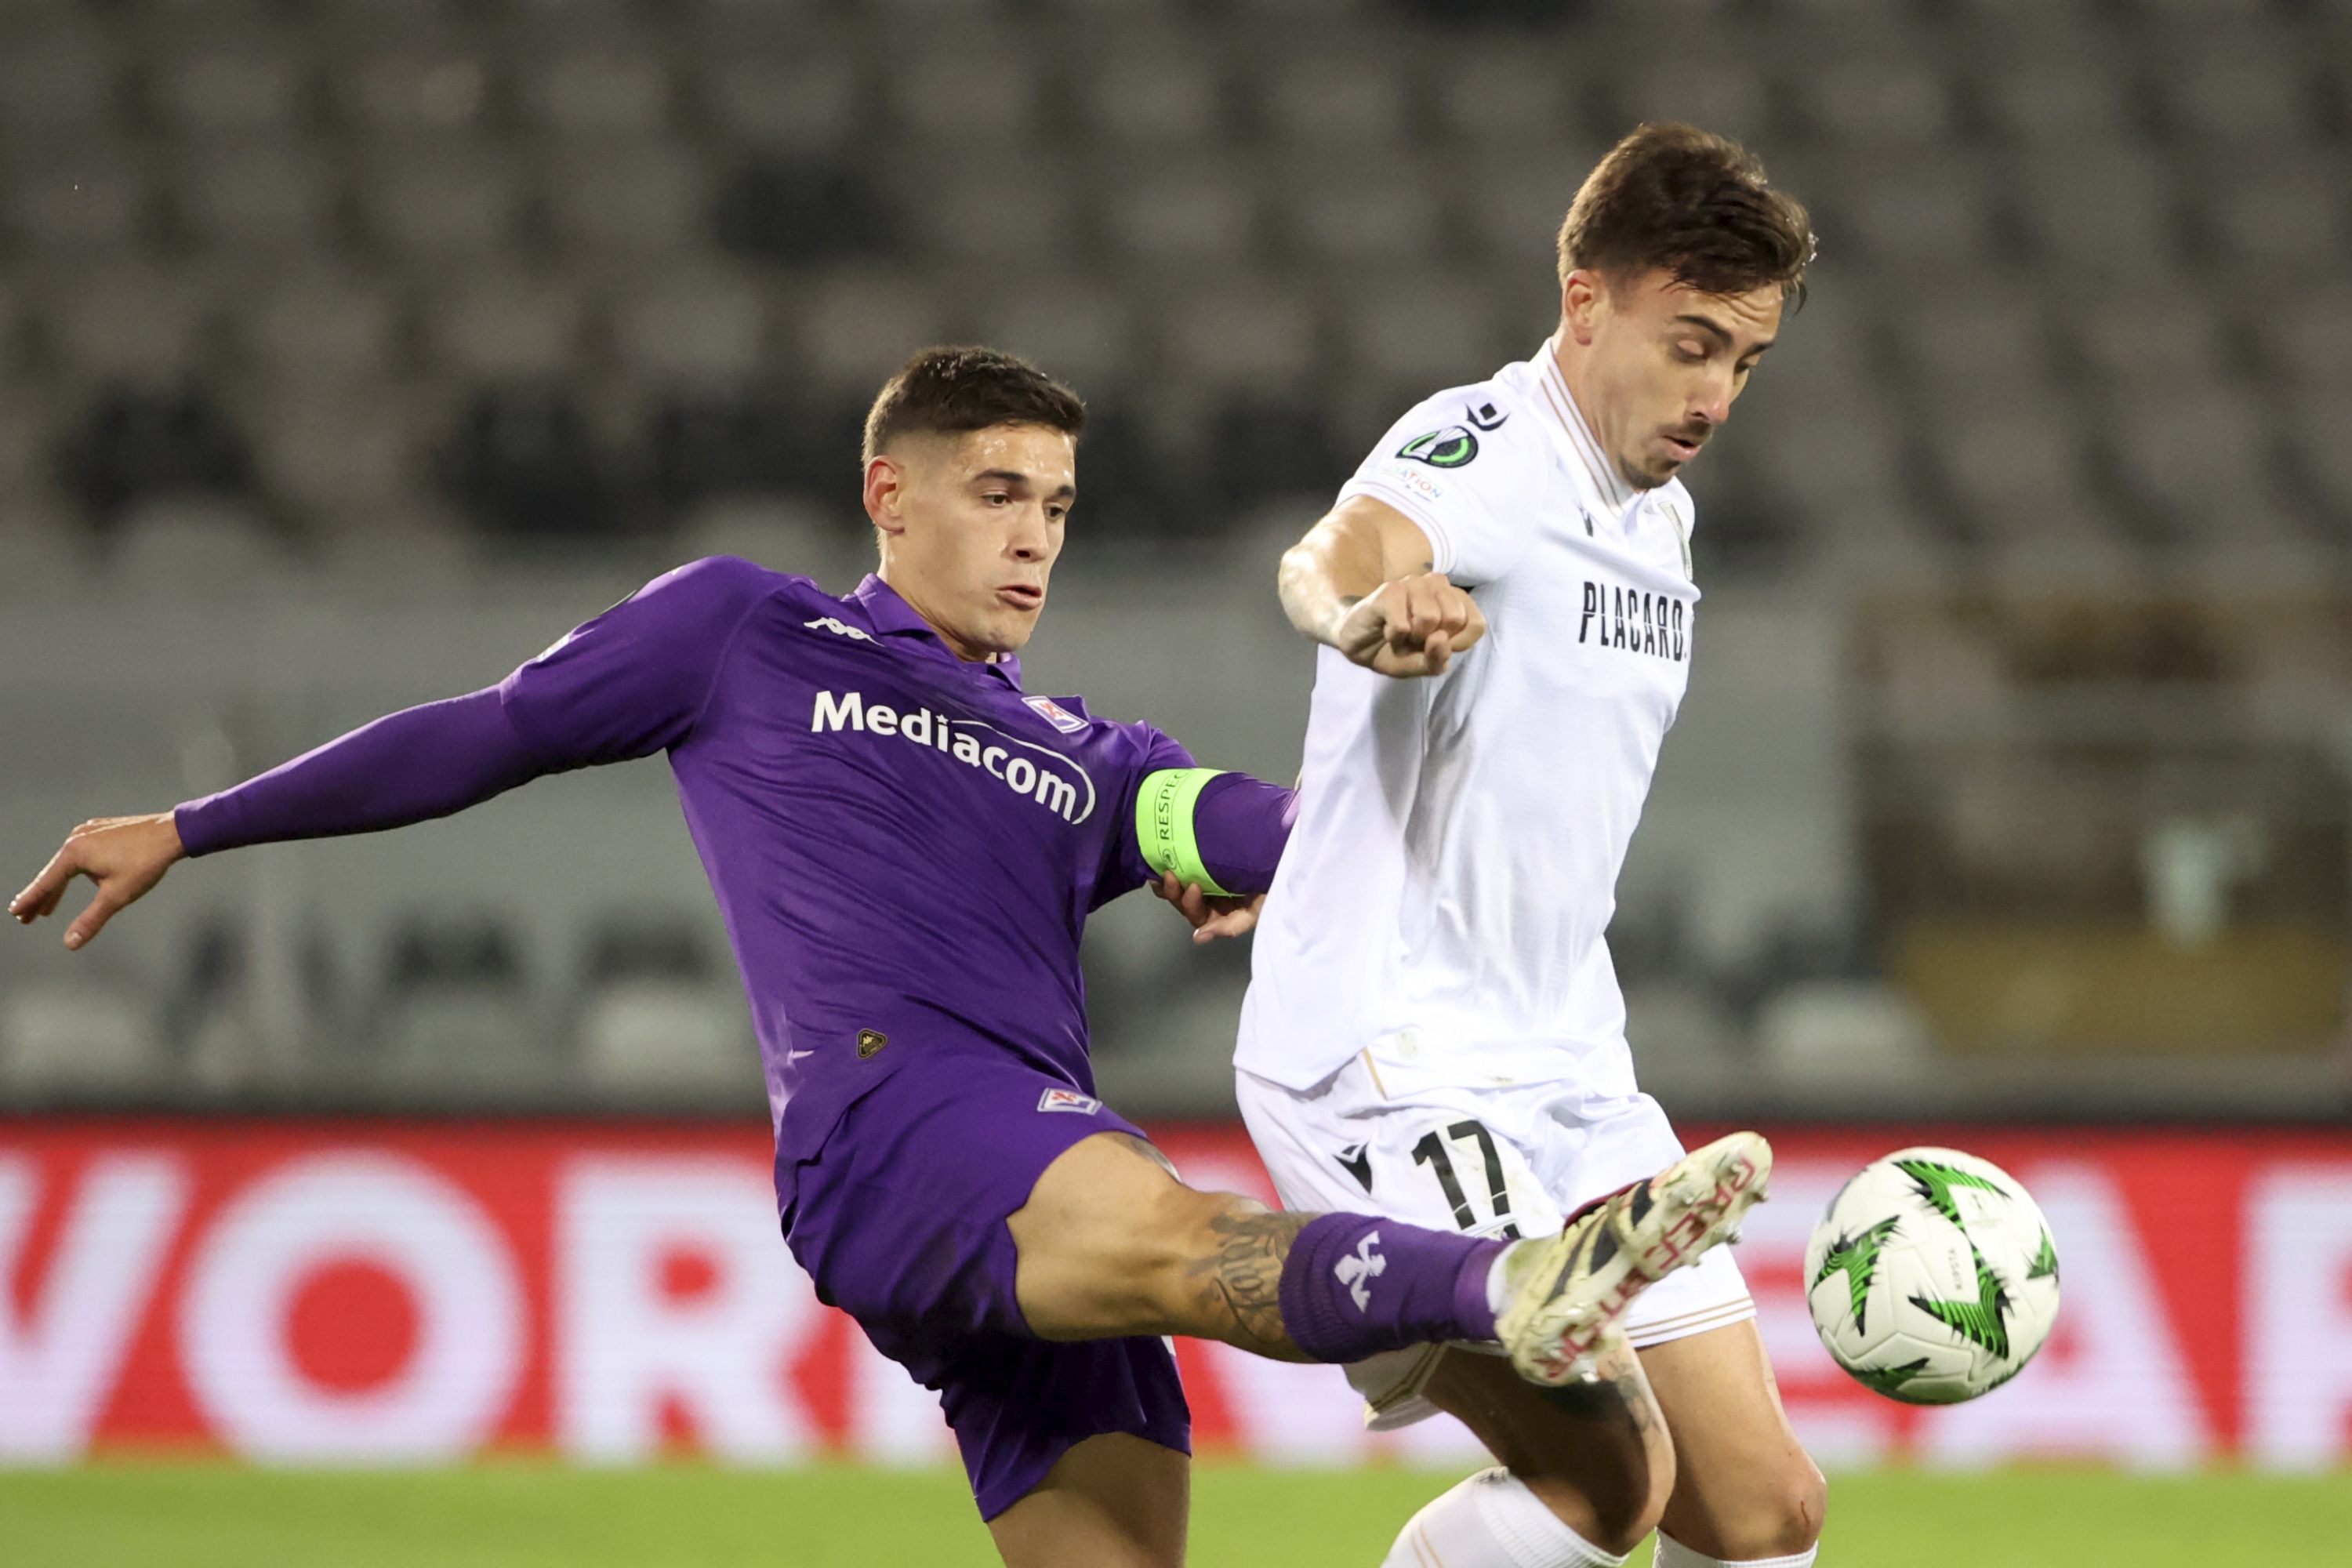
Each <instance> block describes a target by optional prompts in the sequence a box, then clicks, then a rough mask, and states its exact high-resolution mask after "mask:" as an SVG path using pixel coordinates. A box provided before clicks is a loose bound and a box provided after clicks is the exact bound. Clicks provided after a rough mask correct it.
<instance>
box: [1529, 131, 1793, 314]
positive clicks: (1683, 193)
mask: <svg viewBox="0 0 2352 1568" xmlns="http://www.w3.org/2000/svg"><path fill="white" fill-rule="evenodd" d="M1812 258H1813V229H1812V222H1811V219H1810V218H1808V217H1807V216H1805V209H1804V206H1803V205H1802V204H1801V203H1800V202H1799V201H1798V200H1797V199H1796V198H1795V197H1794V196H1791V195H1789V194H1788V193H1787V192H1785V191H1780V190H1776V189H1774V188H1773V186H1772V184H1771V183H1770V182H1769V180H1767V179H1766V178H1765V177H1764V164H1763V162H1762V160H1760V159H1759V158H1758V157H1757V156H1756V154H1754V153H1750V152H1749V151H1748V149H1747V148H1745V147H1742V146H1741V145H1740V144H1739V143H1738V142H1733V141H1731V140H1729V139H1728V138H1726V137H1722V136H1716V135H1712V134H1710V133H1709V132H1705V131H1701V130H1700V129H1699V128H1698V127H1696V125H1684V124H1681V123H1678V122H1676V121H1660V122H1658V123H1656V124H1653V125H1643V126H1640V127H1637V128H1636V129H1635V130H1634V131H1633V134H1631V135H1629V136H1627V137H1626V138H1625V139H1624V140H1623V141H1622V142H1618V143H1617V145H1616V146H1614V147H1612V148H1611V149H1610V150H1609V155H1608V156H1607V157H1605V158H1603V159H1601V163H1600V164H1599V165H1598V166H1597V167H1595V168H1594V169H1593V171H1592V173H1591V174H1589V175H1587V176H1586V177H1585V181H1584V184H1583V187H1582V188H1581V189H1580V190H1579V191H1578V192H1577V193H1576V200H1575V202H1574V203H1572V204H1571V205H1570V207H1569V209H1568V221H1567V222H1565V223H1563V224H1561V225H1560V226H1559V279H1560V283H1561V285H1562V286H1563V287H1565V286H1566V285H1567V282H1568V275H1569V274H1570V272H1573V271H1576V270H1578V269H1580V268H1582V269H1588V270H1591V271H1594V272H1598V273H1601V275H1602V276H1604V277H1606V278H1609V279H1611V280H1612V281H1615V280H1618V279H1624V278H1628V277H1632V276H1635V275H1638V274H1641V273H1644V272H1647V271H1649V270H1650V269H1651V268H1659V267H1663V268H1665V269H1666V270H1667V271H1668V272H1670V273H1672V274H1673V276H1674V279H1675V281H1676V282H1677V283H1683V284H1686V285H1688V286H1689V287H1691V288H1693V289H1698V290H1700V291H1701V292H1702V293H1707V294H1745V293H1747V292H1748V291H1749V290H1751V289H1762V288H1765V287H1767V286H1769V285H1770V284H1774V283H1777V284H1779V285H1780V292H1781V294H1782V296H1783V297H1784V298H1786V299H1788V300H1790V303H1791V304H1795V305H1801V304H1802V303H1803V302H1804V298H1805V268H1806V266H1807V265H1808V264H1809V263H1810V262H1811V260H1812Z"/></svg>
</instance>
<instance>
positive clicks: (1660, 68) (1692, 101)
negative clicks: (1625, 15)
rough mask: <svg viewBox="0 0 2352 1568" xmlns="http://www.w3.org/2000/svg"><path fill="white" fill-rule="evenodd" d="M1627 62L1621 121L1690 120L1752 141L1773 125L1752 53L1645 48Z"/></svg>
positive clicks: (1619, 87) (1620, 82) (1621, 83)
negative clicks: (1639, 56) (1641, 53)
mask: <svg viewBox="0 0 2352 1568" xmlns="http://www.w3.org/2000/svg"><path fill="white" fill-rule="evenodd" d="M1627 65H1628V68H1627V69H1626V70H1625V72H1624V73H1623V74H1622V77H1619V78H1618V79H1616V81H1615V82H1614V86H1615V88H1616V91H1617V94H1618V112H1617V114H1616V115H1615V116H1614V117H1613V118H1614V120H1615V121H1619V122H1622V123H1623V124H1635V123H1639V122H1641V121H1652V120H1685V121H1690V122H1691V123H1693V124H1695V125H1704V126H1706V127H1707V128H1708V129H1709V130H1711V131H1717V132H1722V133H1723V134H1724V135H1726V136H1734V137H1738V138H1740V139H1741V140H1743V141H1747V142H1757V141H1758V140H1759V138H1761V137H1762V135H1763V133H1764V132H1767V131H1769V129H1770V128H1771V120H1770V101H1769V93H1768V91H1767V88H1766V83H1765V78H1764V72H1763V69H1762V68H1761V66H1760V64H1759V61H1758V59H1757V58H1755V57H1754V56H1753V55H1751V54H1748V53H1745V52H1741V51H1738V50H1735V49H1726V50H1723V51H1720V52H1717V51H1708V50H1703V49H1692V50H1688V51H1685V50H1683V49H1675V50H1673V51H1671V52H1663V51H1645V52H1644V58H1642V59H1640V60H1639V61H1628V62H1627ZM1612 75H1615V73H1612ZM1563 210H1565V209H1563Z"/></svg>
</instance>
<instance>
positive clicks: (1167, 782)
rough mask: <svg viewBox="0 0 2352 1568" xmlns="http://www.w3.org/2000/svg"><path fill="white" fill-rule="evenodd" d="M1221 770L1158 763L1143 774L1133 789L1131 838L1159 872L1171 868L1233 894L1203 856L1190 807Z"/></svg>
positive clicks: (1185, 878)
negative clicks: (1157, 767)
mask: <svg viewBox="0 0 2352 1568" xmlns="http://www.w3.org/2000/svg"><path fill="white" fill-rule="evenodd" d="M1222 772H1223V769H1221V768H1162V769H1160V771H1159V772H1158V773H1147V774H1145V775H1144V780H1143V787H1142V788H1141V789H1139V790H1138V791H1137V792H1136V795H1135V841H1136V843H1137V844H1138V845H1139V846H1140V847H1141V848H1142V850H1143V863H1144V864H1145V865H1147V866H1149V867H1150V868H1152V870H1154V871H1156V872H1158V873H1159V874H1160V875H1161V876H1163V877H1164V876H1166V875H1167V874H1168V873H1169V872H1171V871H1173V872H1175V873H1176V879H1177V880H1178V881H1180V882H1189V883H1191V884H1192V885H1193V886H1195V887H1198V888H1199V889H1201V891H1202V892H1204V893H1207V894H1209V895H1210V896H1211V897H1213V898H1220V899H1223V898H1231V897H1233V895H1232V894H1231V893H1229V892H1227V891H1226V890H1225V889H1223V888H1221V887H1219V886H1218V885H1217V879H1215V878H1214V877H1212V876H1210V875H1209V868H1208V867H1207V866H1206V865H1205V864H1204V863H1202V859H1201V841H1200V839H1199V837H1196V836H1195V834H1194V832H1193V826H1192V808H1193V807H1194V806H1195V805H1198V804H1199V803H1200V799H1201V791H1202V788H1203V787H1204V786H1205V785H1206V784H1208V782H1209V781H1210V780H1211V779H1213V778H1215V777H1216V776H1217V774H1218V773H1222Z"/></svg>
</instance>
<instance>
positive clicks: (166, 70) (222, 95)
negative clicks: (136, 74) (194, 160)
mask: <svg viewBox="0 0 2352 1568" xmlns="http://www.w3.org/2000/svg"><path fill="white" fill-rule="evenodd" d="M303 78H304V71H303V68H302V66H301V64H300V62H299V61H298V60H296V59H295V58H293V57H292V56H291V55H290V54H289V53H288V52H287V51H286V50H284V49H283V48H281V47H274V46H273V45H272V43H271V42H270V41H269V40H268V39H267V38H251V39H246V40H242V41H228V40H222V41H218V42H215V43H213V44H210V45H207V46H201V47H197V48H195V49H193V50H191V51H190V52H189V53H187V54H184V55H182V56H181V57H179V58H175V59H171V60H167V61H164V62H163V63H162V64H161V65H160V66H159V67H158V68H156V70H155V73H154V97H155V100H156V108H157V109H158V110H160V111H161V113H162V115H163V120H164V121H166V123H168V124H170V125H171V126H172V127H173V129H174V130H175V131H177V132H180V133H181V134H183V135H194V136H201V137H214V136H221V135H230V136H237V137H249V136H261V135H273V134H274V135H283V134H285V133H287V132H289V130H290V129H291V128H292V127H293V126H294V123H295V121H296V120H297V118H298V117H299V114H300V112H301V110H302V89H303V87H304V85H305V83H304V79H303Z"/></svg>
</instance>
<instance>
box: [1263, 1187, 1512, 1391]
mask: <svg viewBox="0 0 2352 1568" xmlns="http://www.w3.org/2000/svg"><path fill="white" fill-rule="evenodd" d="M1507 1245H1508V1243H1506V1242H1500V1241H1481V1240H1478V1239H1477V1238H1475V1237H1467V1236H1455V1235H1453V1234H1451V1233H1450V1232H1447V1231H1442V1230H1423V1228H1422V1227H1421V1226H1417V1225H1406V1224H1404V1223H1402V1221H1399V1220H1392V1219H1375V1218H1373V1217H1371V1216H1370V1215H1360V1214H1327V1215H1317V1216H1316V1217H1315V1218H1313V1219H1311V1220H1309V1221H1307V1226H1306V1228H1305V1229H1303V1230H1301V1231H1300V1232H1299V1233H1298V1239H1297V1241H1295V1242H1293V1243H1291V1246H1290V1256H1289V1257H1288V1258H1286V1259H1285V1260H1284V1262H1283V1265H1282V1284H1281V1290H1280V1295H1281V1300H1282V1326H1283V1327H1284V1328H1285V1329H1286V1330H1288V1331H1289V1333H1290V1339H1291V1342H1292V1343H1294V1344H1296V1345H1297V1347H1298V1348H1299V1349H1300V1350H1302V1351H1305V1352H1307V1355H1308V1356H1309V1357H1311V1358H1312V1359H1314V1360H1316V1361H1326V1362H1351V1361H1361V1360H1363V1359H1364V1358H1365V1357H1366V1356H1368V1355H1374V1354H1377V1353H1379V1352H1381V1351H1392V1350H1400V1349H1402V1348H1403V1347H1404V1346H1406V1345H1417V1344H1427V1343H1429V1342H1433V1341H1437V1340H1491V1339H1493V1338H1494V1337H1495V1313H1494V1310H1493V1309H1492V1308H1490V1307H1488V1306H1487V1305H1486V1275H1487V1272H1488V1271H1489V1270H1490V1269H1491V1268H1493V1266H1494V1262H1495V1255H1496V1253H1498V1252H1500V1251H1502V1250H1503V1248H1504V1247H1506V1246H1507Z"/></svg>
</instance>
